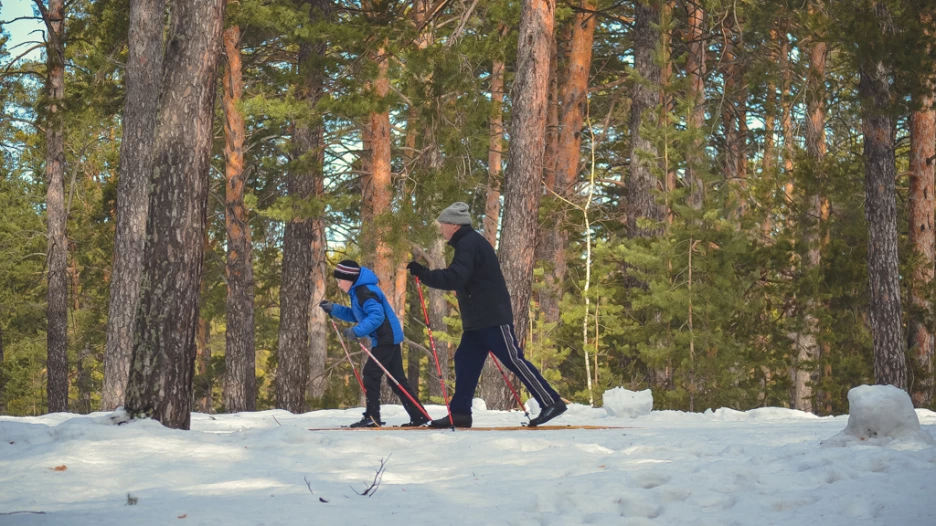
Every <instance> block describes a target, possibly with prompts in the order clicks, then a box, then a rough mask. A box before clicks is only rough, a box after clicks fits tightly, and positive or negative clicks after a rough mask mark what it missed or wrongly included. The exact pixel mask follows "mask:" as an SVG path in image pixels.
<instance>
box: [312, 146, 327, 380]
mask: <svg viewBox="0 0 936 526" xmlns="http://www.w3.org/2000/svg"><path fill="white" fill-rule="evenodd" d="M323 131H324V130H322V129H321V128H320V129H319V137H322V136H323V135H322V133H323ZM320 153H322V154H324V149H320ZM323 160H324V157H320V158H319V165H320V166H321V165H322V161H323ZM324 196H325V184H324V178H323V177H318V178H316V181H315V198H316V199H324ZM327 248H328V247H327V240H326V239H325V220H324V219H321V218H318V219H315V220H313V222H312V304H311V305H312V312H311V316H310V318H309V396H312V397H315V398H321V397H323V396H325V389H326V388H327V387H328V382H327V379H326V378H325V365H326V364H325V362H326V361H327V360H328V315H327V314H325V311H323V310H322V309H319V308H316V307H315V306H316V305H318V303H319V302H320V301H322V300H323V299H325V293H326V290H327V288H328V283H327V278H328V261H327V260H326V259H325V258H326V250H327Z"/></svg>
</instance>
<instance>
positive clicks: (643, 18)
mask: <svg viewBox="0 0 936 526" xmlns="http://www.w3.org/2000/svg"><path fill="white" fill-rule="evenodd" d="M659 26H660V6H659V3H658V1H657V0H641V1H638V2H636V3H635V5H634V31H633V33H632V38H633V40H634V69H635V70H636V72H637V78H636V79H635V80H634V87H633V93H632V95H631V101H632V102H631V118H630V134H631V144H630V181H628V184H627V204H628V207H627V208H628V211H627V231H628V235H630V236H631V237H650V236H653V235H655V234H658V233H659V232H661V229H660V228H659V227H660V226H662V222H663V219H664V218H665V214H664V211H663V209H662V208H661V207H660V206H659V204H657V202H656V197H655V192H656V190H657V186H658V180H657V176H656V173H655V170H656V168H657V167H658V166H659V161H658V159H657V157H658V152H657V147H656V144H654V143H653V142H651V141H650V140H649V139H648V138H646V137H645V136H644V134H643V129H642V128H646V129H653V128H656V127H657V125H658V124H659V123H658V119H657V114H656V113H655V112H654V111H653V110H654V108H656V107H657V105H658V104H659V90H660V88H659V86H660V66H659V65H658V64H657V63H656V58H655V56H654V55H655V53H656V50H657V49H658V47H659V45H660V31H659V29H658V28H659ZM641 221H649V222H652V223H654V224H656V225H658V227H656V228H645V227H641V226H638V222H641Z"/></svg>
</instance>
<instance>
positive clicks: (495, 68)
mask: <svg viewBox="0 0 936 526" xmlns="http://www.w3.org/2000/svg"><path fill="white" fill-rule="evenodd" d="M498 30H499V31H500V34H501V35H506V33H507V31H508V28H507V26H505V25H503V24H500V25H499V26H498ZM490 89H491V114H490V117H489V121H488V131H489V134H490V135H489V138H488V187H487V197H486V200H485V206H484V237H485V238H486V239H487V240H488V242H489V243H491V246H492V247H495V248H496V247H497V227H498V224H499V223H500V212H501V205H500V197H501V164H502V161H503V152H504V109H503V102H504V61H503V60H500V59H497V60H495V61H494V63H493V65H492V68H491V88H490ZM478 390H479V396H481V398H482V399H483V400H484V401H485V403H487V404H488V407H490V408H492V409H493V408H495V407H497V408H502V407H503V406H504V403H505V400H508V397H509V396H510V393H509V392H506V391H507V388H506V386H505V385H504V380H503V379H502V378H501V375H500V372H499V371H498V370H497V365H496V364H495V363H494V362H493V361H492V360H487V361H485V362H484V369H483V370H482V372H481V381H480V383H479V385H478Z"/></svg>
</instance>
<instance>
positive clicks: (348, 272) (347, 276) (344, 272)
mask: <svg viewBox="0 0 936 526" xmlns="http://www.w3.org/2000/svg"><path fill="white" fill-rule="evenodd" d="M334 274H335V277H336V278H337V279H344V280H348V281H350V282H352V283H354V282H355V281H357V279H358V275H360V274H361V265H358V264H357V262H356V261H352V260H350V259H346V260H344V261H342V262H341V263H338V266H337V267H335V272H334Z"/></svg>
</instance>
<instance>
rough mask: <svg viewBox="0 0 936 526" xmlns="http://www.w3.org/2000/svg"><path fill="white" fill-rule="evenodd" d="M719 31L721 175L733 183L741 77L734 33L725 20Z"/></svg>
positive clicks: (735, 171) (737, 146) (736, 169)
mask: <svg viewBox="0 0 936 526" xmlns="http://www.w3.org/2000/svg"><path fill="white" fill-rule="evenodd" d="M721 31H722V40H723V45H724V50H723V51H724V54H723V66H722V70H723V78H724V83H725V88H724V98H725V100H724V101H723V102H722V104H721V108H722V115H721V117H722V128H723V130H724V135H725V147H724V151H723V154H724V169H723V170H724V171H723V175H724V177H725V180H726V181H728V182H729V183H730V184H735V183H736V182H737V180H738V159H739V157H740V155H741V152H740V148H739V145H738V109H737V108H736V107H735V105H734V103H735V100H736V99H737V97H738V89H739V85H740V84H741V82H740V80H741V79H739V78H738V72H739V69H740V68H739V67H738V62H737V61H738V57H737V51H736V47H737V46H736V45H735V42H734V33H733V31H732V28H731V27H729V25H728V21H727V20H726V21H724V22H723V23H722V27H721Z"/></svg>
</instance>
